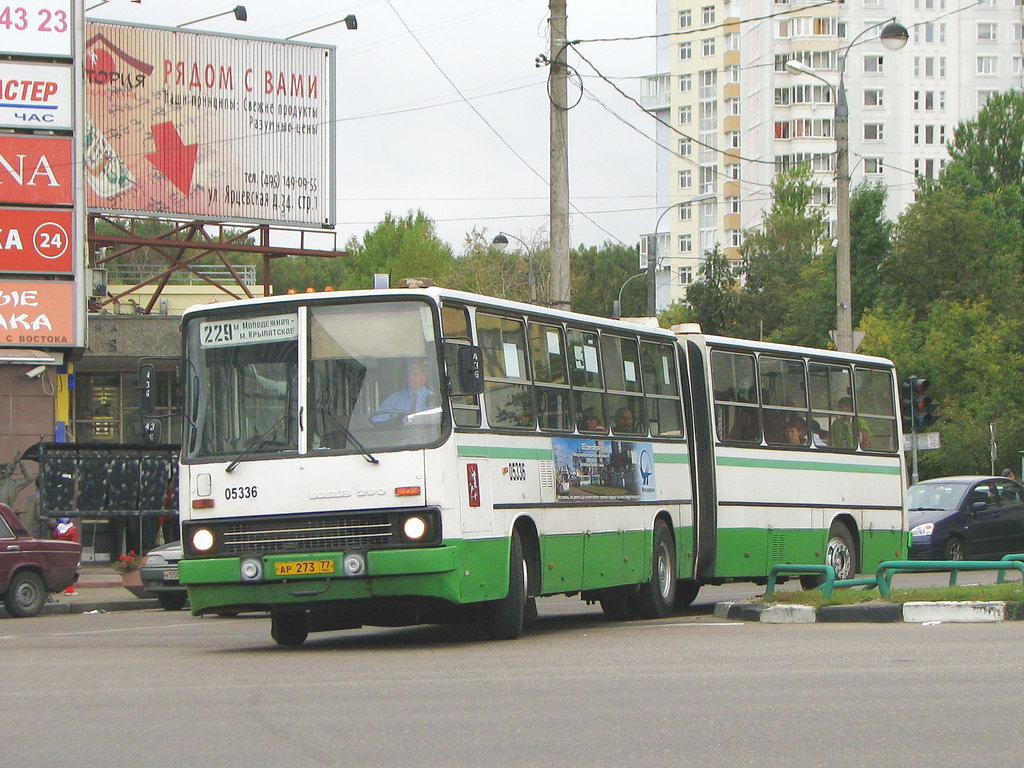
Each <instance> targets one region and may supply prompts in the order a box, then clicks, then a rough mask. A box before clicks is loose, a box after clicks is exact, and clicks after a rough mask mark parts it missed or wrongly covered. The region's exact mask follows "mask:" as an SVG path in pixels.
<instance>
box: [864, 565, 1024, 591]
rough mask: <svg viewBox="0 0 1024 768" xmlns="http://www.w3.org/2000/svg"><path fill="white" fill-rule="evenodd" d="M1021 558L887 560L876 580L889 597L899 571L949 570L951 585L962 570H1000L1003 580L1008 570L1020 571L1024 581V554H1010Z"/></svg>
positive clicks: (876, 573)
mask: <svg viewBox="0 0 1024 768" xmlns="http://www.w3.org/2000/svg"><path fill="white" fill-rule="evenodd" d="M1008 557H1011V558H1014V557H1019V558H1020V560H1015V559H1009V560H1008V559H1006V558H1003V559H1002V560H886V561H884V562H881V563H879V564H878V568H877V569H876V570H875V580H876V581H877V582H878V593H879V594H880V595H881V596H882V597H888V596H889V591H890V590H891V589H892V577H893V576H894V575H895V574H897V573H919V572H922V571H949V586H951V587H952V586H955V585H956V580H957V577H958V576H959V574H960V571H999V577H998V581H999V582H1002V581H1003V578H1002V576H1003V574H1004V573H1005V572H1006V571H1007V570H1015V571H1019V572H1020V576H1021V580H1022V581H1024V562H1021V561H1024V555H1010V556H1008Z"/></svg>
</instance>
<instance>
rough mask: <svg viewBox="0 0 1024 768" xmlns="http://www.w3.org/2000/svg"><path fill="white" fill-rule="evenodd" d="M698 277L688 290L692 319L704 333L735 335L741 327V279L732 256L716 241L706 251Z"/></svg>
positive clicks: (687, 299)
mask: <svg viewBox="0 0 1024 768" xmlns="http://www.w3.org/2000/svg"><path fill="white" fill-rule="evenodd" d="M697 275H698V280H697V282H695V283H691V284H690V285H689V286H688V287H687V289H686V301H687V303H688V304H689V305H690V308H691V313H690V315H691V317H692V320H689V321H688V322H695V323H700V327H701V330H702V331H703V332H704V333H713V334H720V335H734V333H735V331H736V330H738V329H739V328H740V327H741V323H740V318H739V316H738V315H737V311H738V309H739V280H737V279H736V274H735V271H734V269H733V266H732V264H731V263H730V262H729V258H728V257H727V256H726V255H725V254H724V253H722V249H721V248H720V247H719V245H718V244H717V243H716V244H715V247H714V249H713V250H710V251H707V252H706V253H705V254H704V259H703V261H701V263H700V267H699V268H698V270H697Z"/></svg>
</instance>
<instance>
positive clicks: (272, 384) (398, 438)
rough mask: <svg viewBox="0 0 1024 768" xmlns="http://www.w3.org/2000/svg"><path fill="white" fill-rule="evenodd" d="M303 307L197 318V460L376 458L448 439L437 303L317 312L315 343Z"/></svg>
mask: <svg viewBox="0 0 1024 768" xmlns="http://www.w3.org/2000/svg"><path fill="white" fill-rule="evenodd" d="M300 312H301V310H300V309H299V308H296V307H295V306H294V305H289V306H288V307H284V308H280V309H279V308H277V307H265V306H264V307H261V308H260V310H258V311H255V312H254V311H252V310H250V311H249V312H248V313H246V314H231V315H228V314H210V315H206V316H199V317H196V318H192V319H190V320H189V321H188V326H187V328H186V331H185V333H186V358H187V363H186V364H187V367H188V371H189V379H188V386H189V395H188V399H187V402H188V405H187V409H188V413H189V417H190V418H189V420H190V421H191V422H193V429H192V430H190V433H189V435H188V439H187V440H186V441H185V450H184V455H185V457H186V459H207V458H219V459H227V460H228V461H230V462H231V465H230V468H233V466H234V464H236V463H237V462H239V461H244V460H246V459H249V458H260V457H264V458H265V457H267V456H288V455H298V454H299V453H300V452H303V453H317V454H319V453H330V452H334V453H358V454H363V455H366V456H367V457H368V458H370V459H371V460H372V458H373V457H372V454H373V453H374V452H384V451H396V450H407V449H409V448H414V447H423V446H426V445H430V444H434V443H436V442H437V441H439V440H440V438H441V435H442V428H443V427H445V426H446V424H447V420H446V418H445V417H444V413H443V409H442V407H441V387H440V376H439V372H438V364H437V359H438V357H437V343H436V335H435V331H434V318H433V315H432V312H431V309H430V305H429V304H427V303H426V302H424V301H416V300H412V301H405V300H403V301H379V300H377V301H373V302H369V301H367V302H362V303H346V304H330V305H328V304H316V305H312V306H310V307H309V308H308V312H306V313H305V314H304V315H302V317H305V319H306V322H305V325H304V327H305V329H306V330H305V336H306V343H305V344H300V335H301V334H302V333H303V331H301V330H300V328H301V327H303V323H302V322H301V318H300ZM300 350H301V351H300ZM300 355H302V356H304V357H305V360H304V359H302V357H300ZM302 371H304V373H302Z"/></svg>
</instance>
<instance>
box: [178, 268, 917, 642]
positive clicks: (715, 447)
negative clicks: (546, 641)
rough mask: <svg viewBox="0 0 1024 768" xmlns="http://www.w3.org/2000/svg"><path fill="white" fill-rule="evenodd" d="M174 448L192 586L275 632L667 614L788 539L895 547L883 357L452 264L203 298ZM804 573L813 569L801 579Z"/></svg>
mask: <svg viewBox="0 0 1024 768" xmlns="http://www.w3.org/2000/svg"><path fill="white" fill-rule="evenodd" d="M182 327H183V333H184V357H185V360H184V366H183V371H184V372H185V377H186V393H185V398H184V411H185V413H184V416H185V419H184V421H185V434H184V435H183V440H182V443H183V445H182V454H181V465H180V470H181V471H180V483H181V487H180V500H181V510H180V511H181V526H182V541H183V546H184V558H183V559H182V561H181V563H180V576H181V581H182V583H184V584H186V585H187V587H188V593H189V600H190V602H191V607H192V611H193V613H195V614H202V613H208V612H217V611H231V610H234V611H240V610H261V611H268V612H269V613H270V616H271V635H272V637H273V639H274V640H275V641H276V642H277V643H279V644H281V645H300V644H302V643H303V642H304V641H305V640H306V638H307V636H308V633H309V632H314V631H323V630H337V629H346V628H354V627H359V626H362V625H379V626H400V625H409V624H417V623H431V622H449V621H474V622H478V623H479V624H480V625H481V626H482V627H483V628H485V629H486V631H487V633H488V634H489V635H490V636H492V637H494V638H506V639H507V638H515V637H518V636H519V635H520V634H521V632H522V630H523V624H524V618H525V620H527V621H528V620H530V619H531V618H532V617H533V616H534V615H535V612H536V598H539V597H544V596H550V595H570V596H572V595H579V596H580V597H581V598H582V599H584V600H587V601H595V602H599V603H600V605H601V608H602V609H603V611H604V613H605V614H606V615H607V616H608V617H609V618H612V619H616V620H624V619H631V618H635V617H643V618H658V617H663V616H666V615H668V614H669V612H670V611H672V610H673V608H679V607H681V606H686V605H688V604H689V603H690V602H692V601H693V600H694V598H695V597H696V595H697V592H698V590H699V589H700V587H701V585H704V584H722V583H725V582H729V581H755V582H758V581H759V582H761V583H764V581H765V579H766V577H767V575H768V573H769V570H770V568H771V567H772V566H773V565H775V564H778V563H786V564H820V563H829V564H831V565H833V566H834V567H835V569H836V572H837V576H838V577H840V578H843V577H849V576H851V575H853V574H854V573H856V572H858V571H859V570H864V571H870V570H873V569H874V568H875V566H876V564H877V563H879V562H880V561H882V560H887V559H894V558H900V557H903V556H904V555H905V547H906V534H905V530H906V525H905V516H904V511H903V509H904V504H903V493H904V488H905V466H904V462H903V455H902V452H901V450H900V449H901V445H900V442H899V440H900V433H899V428H898V425H899V419H898V416H897V411H896V403H897V394H896V393H897V385H896V379H895V372H894V369H893V365H892V363H891V362H889V361H888V360H884V359H881V358H877V357H868V356H864V355H855V354H840V353H837V352H831V351H827V350H820V349H809V348H802V347H793V346H783V345H778V344H768V343H758V342H752V341H744V340H740V339H730V338H722V337H715V336H708V335H703V334H701V333H700V332H699V329H698V328H696V327H686V326H682V327H678V328H677V329H675V331H669V330H662V329H658V328H649V327H645V326H643V325H641V324H639V323H630V322H624V321H617V320H608V319H604V318H597V317H589V316H585V315H579V314H574V313H570V312H561V311H557V310H552V309H545V308H541V307H537V306H533V305H530V304H522V303H516V302H510V301H504V300H499V299H493V298H488V297H485V296H479V295H475V294H469V293H463V292H458V291H450V290H445V289H441V288H425V289H399V290H375V291H353V292H329V293H320V294H303V295H299V296H283V297H273V298H265V299H253V300H246V301H239V302H231V303H225V304H216V305H206V306H202V307H194V308H192V309H190V310H188V311H187V312H186V313H185V315H184V316H183V318H182ZM806 578H808V579H809V580H811V584H810V585H808V586H812V585H813V583H814V582H813V579H812V577H806Z"/></svg>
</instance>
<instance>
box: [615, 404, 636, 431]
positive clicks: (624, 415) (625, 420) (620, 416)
mask: <svg viewBox="0 0 1024 768" xmlns="http://www.w3.org/2000/svg"><path fill="white" fill-rule="evenodd" d="M612 431H613V432H615V434H617V435H635V434H636V433H637V428H636V419H635V418H634V417H633V410H632V409H631V408H619V409H618V410H617V411H615V424H614V426H613V427H612Z"/></svg>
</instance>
